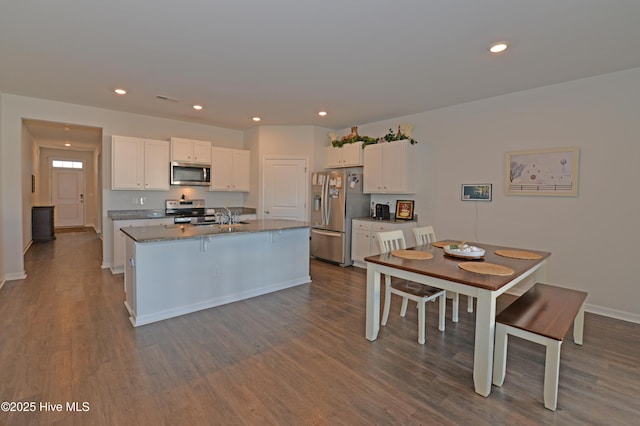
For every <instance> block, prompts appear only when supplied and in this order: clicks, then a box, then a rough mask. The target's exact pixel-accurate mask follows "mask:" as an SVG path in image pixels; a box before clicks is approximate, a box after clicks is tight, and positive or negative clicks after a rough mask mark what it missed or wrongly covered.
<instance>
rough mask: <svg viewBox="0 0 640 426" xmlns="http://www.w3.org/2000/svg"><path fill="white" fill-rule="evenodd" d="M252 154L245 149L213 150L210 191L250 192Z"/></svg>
mask: <svg viewBox="0 0 640 426" xmlns="http://www.w3.org/2000/svg"><path fill="white" fill-rule="evenodd" d="M250 162H251V153H250V152H249V151H247V150H243V149H231V148H220V147H214V148H213V149H212V150H211V186H210V188H209V190H210V191H235V192H249V186H250V184H251V182H250V170H251V165H250Z"/></svg>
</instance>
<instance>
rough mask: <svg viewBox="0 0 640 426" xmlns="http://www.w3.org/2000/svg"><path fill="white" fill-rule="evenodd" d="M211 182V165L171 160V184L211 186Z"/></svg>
mask: <svg viewBox="0 0 640 426" xmlns="http://www.w3.org/2000/svg"><path fill="white" fill-rule="evenodd" d="M210 184H211V166H207V165H202V164H191V163H181V162H178V161H172V162H171V185H180V186H209V185H210Z"/></svg>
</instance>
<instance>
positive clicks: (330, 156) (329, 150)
mask: <svg viewBox="0 0 640 426" xmlns="http://www.w3.org/2000/svg"><path fill="white" fill-rule="evenodd" d="M363 151H364V150H363V149H362V142H355V143H347V144H344V145H343V146H342V147H340V148H334V147H333V146H328V147H326V148H325V149H324V154H325V167H326V168H327V169H335V168H340V167H358V166H362V164H363V159H364V152H363Z"/></svg>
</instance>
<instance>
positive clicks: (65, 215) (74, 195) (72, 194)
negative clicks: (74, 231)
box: [51, 162, 85, 227]
mask: <svg viewBox="0 0 640 426" xmlns="http://www.w3.org/2000/svg"><path fill="white" fill-rule="evenodd" d="M74 163H75V162H74ZM51 204H52V205H53V206H55V210H54V211H55V214H54V226H55V227H69V226H84V213H85V212H84V169H63V168H55V167H54V168H52V169H51Z"/></svg>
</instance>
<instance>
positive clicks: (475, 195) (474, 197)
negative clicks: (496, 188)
mask: <svg viewBox="0 0 640 426" xmlns="http://www.w3.org/2000/svg"><path fill="white" fill-rule="evenodd" d="M462 201H491V184H490V183H474V184H463V185H462Z"/></svg>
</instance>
